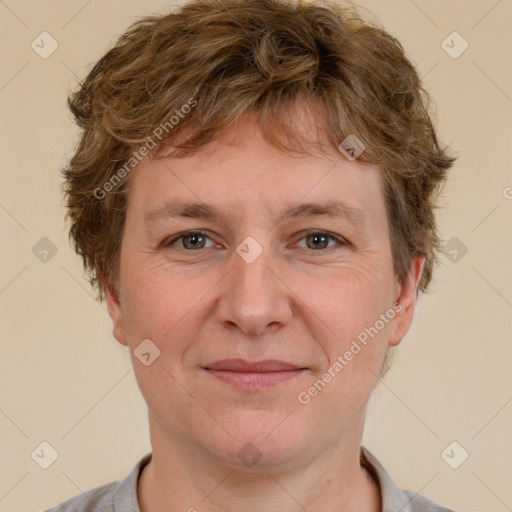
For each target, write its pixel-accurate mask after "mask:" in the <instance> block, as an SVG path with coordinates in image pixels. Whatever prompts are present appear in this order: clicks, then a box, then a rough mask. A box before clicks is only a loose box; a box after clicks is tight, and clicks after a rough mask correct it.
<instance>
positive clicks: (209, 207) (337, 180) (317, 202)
mask: <svg viewBox="0 0 512 512" xmlns="http://www.w3.org/2000/svg"><path fill="white" fill-rule="evenodd" d="M128 199H129V201H128V203H129V205H128V210H129V211H130V210H136V211H137V218H138V219H140V220H141V221H142V222H143V223H144V224H154V223H157V222H160V221H162V220H165V219H166V218H170V217H171V218H172V217H174V218H177V217H189V218H202V219H210V220H221V221H224V222H226V221H228V220H229V219H230V218H231V219H233V218H234V217H237V218H241V217H243V216H244V215H245V214H247V215H249V214H251V212H252V214H253V215H258V216H261V215H265V216H268V217H269V218H270V219H272V220H273V222H278V221H280V220H283V219H287V218H300V217H306V216H315V215H317V216H320V215H323V216H326V217H338V218H341V219H343V220H344V221H345V222H350V223H351V224H352V225H353V226H355V227H361V228H362V227H363V226H366V225H368V224H369V223H371V220H372V217H376V216H381V215H382V213H383V208H384V202H383V195H382V187H381V172H380V169H378V168H377V167H375V166H372V165H369V164H364V163H362V162H358V161H357V160H356V161H349V160H347V159H346V158H345V157H344V156H343V155H342V154H341V152H340V153H339V154H335V153H333V152H330V153H329V152H325V153H314V154H308V155H293V156H292V155H291V154H289V153H286V152H283V151H282V150H280V149H278V148H276V147H275V146H273V145H272V144H269V143H268V142H267V141H266V140H264V138H263V137H262V135H261V132H259V130H258V126H257V124H256V123H255V122H254V121H251V120H249V119H247V120H245V121H244V122H240V123H238V124H237V125H236V126H232V127H231V129H228V130H226V131H225V132H223V134H222V136H221V137H219V138H218V139H216V140H214V141H213V142H212V143H211V144H209V145H208V146H207V147H206V148H202V149H200V150H199V151H198V152H197V153H194V154H192V155H189V156H187V157H184V158H163V159H158V160H151V159H148V158H146V159H144V160H143V161H142V162H140V164H139V165H138V167H137V168H136V169H135V170H134V172H133V175H132V176H131V183H130V190H129V194H128Z"/></svg>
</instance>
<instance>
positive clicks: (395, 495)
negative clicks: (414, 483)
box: [46, 447, 454, 512]
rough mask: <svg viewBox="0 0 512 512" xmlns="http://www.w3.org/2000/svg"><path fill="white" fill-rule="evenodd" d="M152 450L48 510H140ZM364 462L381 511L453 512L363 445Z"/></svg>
mask: <svg viewBox="0 0 512 512" xmlns="http://www.w3.org/2000/svg"><path fill="white" fill-rule="evenodd" d="M151 456H152V453H148V454H147V455H145V456H144V457H143V458H142V459H141V460H140V461H139V462H138V463H137V464H136V465H135V467H134V468H133V470H132V472H131V473H130V474H129V475H128V476H127V477H126V478H125V479H124V480H121V481H120V482H110V483H108V484H105V485H101V486H99V487H95V488H94V489H91V490H90V491H87V493H86V494H87V495H85V494H80V495H78V496H75V497H73V498H70V499H68V500H66V501H64V502H62V503H60V504H59V505H56V506H55V507H53V508H51V509H49V510H47V511H46V512H99V511H101V512H141V511H140V507H139V502H138V499H137V482H138V479H139V475H140V473H141V471H142V469H143V468H144V466H145V465H146V464H148V462H149V461H150V460H151ZM361 463H362V464H363V466H364V467H365V468H366V469H367V470H368V472H369V473H370V474H371V475H372V476H373V477H374V478H375V479H376V481H377V482H378V483H379V486H380V492H381V496H382V509H381V512H454V511H453V510H451V509H449V508H446V507H443V506H441V505H438V504H436V503H434V502H432V501H430V500H428V499H427V498H425V497H424V496H421V495H420V494H418V493H414V492H411V491H406V490H403V489H400V488H399V487H397V486H396V484H395V483H394V482H393V481H392V480H391V477H390V476H389V475H388V473H387V472H386V470H385V469H384V468H383V467H382V465H381V464H380V462H379V461H378V460H377V459H376V458H375V457H374V456H373V455H372V454H371V453H370V452H369V451H368V450H367V449H366V448H364V447H361Z"/></svg>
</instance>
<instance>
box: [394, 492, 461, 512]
mask: <svg viewBox="0 0 512 512" xmlns="http://www.w3.org/2000/svg"><path fill="white" fill-rule="evenodd" d="M401 492H402V494H403V495H404V497H406V498H407V500H408V507H409V508H406V509H405V510H407V512H454V511H453V510H452V509H451V508H446V507H443V506H442V505H438V504H437V503H434V502H433V501H431V500H429V499H428V498H425V496H422V495H421V494H417V493H415V492H411V491H407V490H401Z"/></svg>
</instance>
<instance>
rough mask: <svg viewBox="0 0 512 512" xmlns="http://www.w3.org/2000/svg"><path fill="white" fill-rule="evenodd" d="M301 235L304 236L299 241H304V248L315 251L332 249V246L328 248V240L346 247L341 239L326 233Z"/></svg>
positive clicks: (311, 232) (308, 232) (313, 232)
mask: <svg viewBox="0 0 512 512" xmlns="http://www.w3.org/2000/svg"><path fill="white" fill-rule="evenodd" d="M303 235H304V236H303V237H302V238H301V240H306V248H308V249H312V250H315V251H316V250H318V249H332V246H331V247H329V246H328V244H329V240H334V241H335V242H338V243H339V244H341V245H346V242H345V240H343V238H341V237H338V236H336V235H333V234H331V233H328V232H326V231H307V232H306V233H303ZM308 242H310V243H308Z"/></svg>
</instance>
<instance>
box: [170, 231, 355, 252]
mask: <svg viewBox="0 0 512 512" xmlns="http://www.w3.org/2000/svg"><path fill="white" fill-rule="evenodd" d="M195 234H199V235H202V236H204V237H206V238H208V239H210V240H211V241H212V242H214V240H213V239H212V238H211V237H210V236H209V235H208V233H207V231H205V230H202V229H190V230H188V231H183V232H181V233H177V234H176V235H175V236H172V237H167V238H165V239H164V240H163V242H162V244H161V245H162V246H163V247H170V246H172V245H174V244H175V242H177V241H178V240H180V239H181V238H184V237H186V236H188V235H195ZM316 234H318V235H324V236H327V237H330V238H331V239H332V240H335V241H336V242H338V244H340V245H341V246H346V245H350V242H348V240H346V239H345V238H343V237H342V236H340V235H336V234H334V233H331V232H330V231H325V230H323V229H315V228H312V229H307V230H306V231H301V232H300V233H298V237H299V238H298V239H297V242H299V241H301V240H302V239H304V238H305V237H307V236H309V235H316ZM203 249H208V247H205V248H203ZM330 249H335V247H328V248H326V249H321V250H318V251H315V250H314V249H311V251H312V252H328V251H329V250H330ZM184 250H185V251H187V252H199V251H200V250H201V249H198V250H197V251H193V250H187V249H184Z"/></svg>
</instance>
